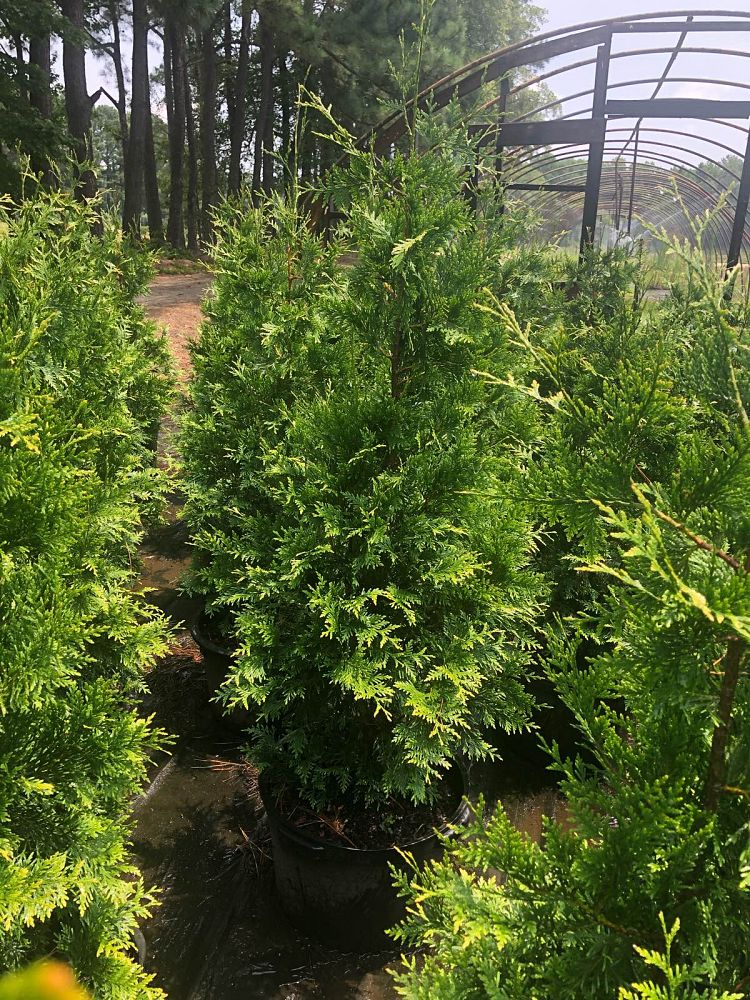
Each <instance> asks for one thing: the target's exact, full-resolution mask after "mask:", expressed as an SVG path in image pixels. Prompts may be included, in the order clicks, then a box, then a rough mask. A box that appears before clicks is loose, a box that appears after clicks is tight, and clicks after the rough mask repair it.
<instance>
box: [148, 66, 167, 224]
mask: <svg viewBox="0 0 750 1000" xmlns="http://www.w3.org/2000/svg"><path fill="white" fill-rule="evenodd" d="M146 87H147V98H148V100H147V105H146V150H145V158H144V161H143V170H144V180H145V184H146V215H147V217H148V235H149V239H150V240H151V241H152V242H153V243H163V242H164V220H163V219H162V214H161V198H160V195H159V177H158V173H157V170H156V150H155V149H154V122H153V116H152V114H151V84H150V81H149V79H148V76H147V77H146Z"/></svg>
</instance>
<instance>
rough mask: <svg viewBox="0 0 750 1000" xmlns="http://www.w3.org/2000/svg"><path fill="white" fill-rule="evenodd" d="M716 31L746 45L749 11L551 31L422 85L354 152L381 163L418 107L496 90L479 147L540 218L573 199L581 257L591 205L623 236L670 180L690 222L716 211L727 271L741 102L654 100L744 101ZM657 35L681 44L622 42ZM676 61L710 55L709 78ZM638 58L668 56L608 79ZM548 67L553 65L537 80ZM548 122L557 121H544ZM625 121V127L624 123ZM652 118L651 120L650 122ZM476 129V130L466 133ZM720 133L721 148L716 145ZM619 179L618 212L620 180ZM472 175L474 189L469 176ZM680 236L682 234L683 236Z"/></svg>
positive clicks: (743, 234)
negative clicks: (624, 93)
mask: <svg viewBox="0 0 750 1000" xmlns="http://www.w3.org/2000/svg"><path fill="white" fill-rule="evenodd" d="M717 32H722V33H729V34H730V35H731V36H732V40H733V42H734V43H735V46H736V43H737V39H738V38H739V37H742V38H747V39H748V43H750V12H748V11H746V10H745V11H738V10H707V9H696V10H692V11H685V10H666V11H662V12H659V13H644V14H633V15H623V16H620V17H615V18H609V19H602V20H593V21H588V22H585V23H582V24H576V25H572V26H571V27H568V28H562V29H556V30H554V31H548V32H545V33H543V34H540V35H537V36H535V37H533V38H529V39H525V40H524V41H521V42H517V43H515V44H513V45H509V46H507V47H505V48H502V49H498V50H496V51H495V52H490V53H488V54H487V55H485V56H482V57H481V58H479V59H475V60H474V61H473V62H471V63H469V64H467V65H466V66H463V67H461V68H460V69H458V70H456V71H455V72H453V73H451V74H449V75H448V76H446V77H444V78H443V79H441V80H438V81H437V82H436V83H433V84H431V85H430V86H429V87H428V88H427V89H425V90H424V91H423V92H422V93H421V94H420V95H419V96H418V97H417V98H416V99H415V101H414V102H412V105H411V106H410V107H407V108H406V110H405V111H402V112H397V113H394V114H393V115H391V116H389V117H388V118H387V119H385V121H383V122H382V123H381V124H380V125H379V126H378V127H377V128H376V129H375V130H373V132H371V133H370V134H369V135H368V136H366V137H364V139H363V140H362V142H363V143H368V144H370V145H372V146H373V148H374V149H375V151H376V152H378V153H381V154H383V153H386V152H387V151H388V150H389V149H391V148H392V146H393V144H394V143H395V142H397V141H398V139H400V138H401V137H402V136H403V135H404V134H405V133H406V132H407V131H408V130H409V129H410V127H411V122H412V121H413V118H414V112H415V107H420V108H423V109H426V108H428V107H431V108H433V109H440V108H443V107H445V106H447V105H448V104H449V103H450V102H451V101H453V100H456V99H457V100H459V101H465V99H466V98H468V97H469V96H470V95H472V94H476V93H478V92H480V91H482V90H483V89H484V90H485V91H486V88H487V87H488V85H493V86H495V87H498V86H499V93H498V92H497V91H496V93H495V95H494V96H492V97H490V98H489V99H488V100H484V102H483V103H481V104H480V105H479V106H477V107H475V108H474V109H473V112H472V114H473V115H474V116H481V119H482V121H484V122H486V123H488V124H486V125H485V126H484V131H483V133H482V135H481V138H480V143H482V144H485V145H488V144H489V145H491V146H492V147H493V148H494V151H495V156H496V165H497V167H498V170H499V173H500V179H499V183H500V184H502V186H503V187H505V188H506V190H514V189H515V190H516V191H523V192H524V196H528V197H529V198H530V199H531V198H532V196H535V197H536V198H537V203H538V204H539V207H540V208H548V207H549V206H550V205H551V203H552V198H553V197H560V195H565V196H571V197H575V198H578V199H580V198H581V196H582V197H583V208H582V225H581V251H582V252H583V251H585V249H586V247H587V246H588V245H590V244H591V243H592V242H593V241H594V239H595V233H596V225H597V217H598V214H599V208H600V201H602V202H603V203H605V204H615V212H614V213H613V214H614V217H615V219H616V221H617V222H621V221H622V220H623V219H624V218H627V229H628V232H629V231H630V227H631V224H632V220H633V218H634V215H635V214H637V212H636V210H637V207H638V206H639V204H646V202H645V201H643V200H642V199H644V198H645V199H648V201H649V202H650V207H652V208H653V204H654V193H655V191H656V190H657V188H658V187H659V186H661V187H663V186H664V184H665V182H667V181H668V180H669V178H670V177H674V179H675V181H676V182H677V184H678V190H679V193H680V195H681V197H682V198H683V201H684V205H685V207H686V208H687V209H689V210H690V211H693V212H695V214H699V213H702V212H703V211H705V209H706V208H714V209H716V211H717V217H716V220H715V221H714V223H713V237H712V238H713V239H714V240H716V241H720V243H721V245H722V246H723V247H724V248H725V251H726V259H727V268H728V269H731V268H733V267H735V266H736V265H737V264H738V263H739V261H740V257H741V255H744V256H745V258H746V259H747V258H748V245H749V243H750V227H748V224H747V214H748V205H749V204H750V129H749V128H748V119H750V95H745V96H744V97H743V99H741V100H736V99H732V100H708V99H704V98H674V97H672V98H670V97H666V98H665V97H659V96H658V95H659V93H660V92H661V90H662V88H663V87H664V85H665V84H671V83H680V84H688V85H691V86H698V87H701V86H704V87H710V88H712V89H713V88H717V87H734V88H736V91H740V92H743V95H744V92H745V91H748V90H750V84H748V83H747V82H746V81H747V79H748V73H747V69H748V64H747V63H745V64H741V63H738V62H737V61H738V60H739V59H750V44H749V45H748V48H747V50H744V49H741V48H737V47H734V48H720V47H718V46H717V45H716V44H715V41H714V38H715V34H716V33H717ZM664 34H672V35H676V36H678V40H677V41H676V42H675V43H673V44H671V45H650V46H649V47H645V48H644V47H642V46H640V47H634V46H631V45H629V44H628V36H638V39H639V40H640V38H641V36H642V35H649V36H661V35H664ZM701 35H708V36H709V37H707V38H706V39H705V41H706V44H701V42H702V41H703V39H702V38H701ZM712 36H713V37H712ZM623 39H624V40H625V46H626V47H625V48H624V49H622V50H620V49H619V48H618V50H617V51H613V44H615V45H617V46H619V45H620V43H621V40H623ZM686 42H689V44H686ZM696 43H697V44H696ZM587 50H588V52H587ZM680 54H687V55H691V54H692V55H701V56H710V57H711V58H710V60H706V65H707V66H708V67H710V72H711V76H702V75H699V74H698V75H693V74H690V75H686V74H683V75H680V76H676V75H675V76H670V72H671V70H672V67H673V65H674V63H675V61H676V59H677V58H678V56H679V55H680ZM644 55H650V56H654V55H664V56H665V57H666V65H665V68H664V71H663V72H662V74H661V76H659V77H648V78H638V79H636V78H635V74H633V75H632V76H630V78H628V79H624V80H618V81H611V80H610V72H609V71H610V65H611V64H612V62H614V61H615V60H628V59H633V58H636V59H637V57H639V56H644ZM582 56H583V57H582ZM718 58H721V59H723V60H726V66H727V70H726V73H725V75H724V76H722V75H721V73H719V72H717V59H718ZM551 59H554V60H558V61H560V62H559V63H558V62H556V63H555V64H553V66H552V67H551V68H546V69H543V70H542V71H540V67H543V65H544V64H545V63H546V62H547V61H548V60H551ZM624 65H627V62H625V63H624ZM586 67H592V68H595V78H594V81H593V85H592V86H591V87H589V88H587V89H584V90H579V91H577V92H575V93H568V94H567V95H563V96H556V97H555V98H554V99H551V100H550V99H549V98H548V97H547V96H545V95H544V94H543V96H542V97H541V98H540V99H537V101H536V103H534V101H533V100H532V101H531V106H530V104H529V96H530V95H533V94H534V93H535V88H536V87H538V86H539V85H540V84H546V82H547V81H549V80H552V79H555V78H559V77H562V76H564V74H565V73H567V72H569V71H571V70H581V69H584V68H586ZM511 76H513V85H511ZM643 85H648V86H653V92H652V94H651V96H650V97H649V98H648V99H646V100H631V99H625V100H623V99H620V98H619V95H618V94H617V92H618V91H619V90H621V89H626V90H627V88H631V87H636V86H643ZM546 94H549V91H546ZM611 94H612V95H614V96H611ZM588 98H590V102H591V103H590V105H588V104H587V105H585V106H584V107H583V108H578V109H577V110H573V111H569V110H567V108H566V113H565V114H562V115H561V114H559V111H560V109H561V108H562V107H563V106H564V105H567V106H568V107H569V106H570V104H571V102H573V101H580V100H581V99H584V100H585V99H588ZM522 101H523V102H525V103H521V102H522ZM514 109H515V110H516V113H515V114H514ZM550 114H552V115H556V117H554V118H552V119H550V118H549V115H550ZM665 118H666V119H669V118H677V119H684V118H694V119H699V120H702V121H704V122H707V123H711V124H712V126H713V133H714V134H713V135H703V136H696V135H695V134H694V133H693V132H690V131H687V129H686V127H684V126H683V127H675V128H664V127H661V124H662V122H661V120H662V119H665ZM628 119H630V121H632V122H634V124H633V125H625V123H626V122H627V120H628ZM652 119H656V123H655V124H653V123H652ZM644 122H648V124H644ZM718 129H721V130H722V132H718V131H717V130H718ZM475 131H476V132H481V131H482V129H481V128H480V127H475ZM722 133H725V134H722ZM717 134H718V135H721V138H716V137H715V136H716V135H717ZM696 141H698V142H699V143H703V144H704V145H705V146H706V147H710V150H711V152H709V153H706V154H704V153H703V152H699V151H697V150H696V149H695V148H694V143H695V142H696ZM733 141H739V143H740V145H742V146H743V148H742V149H739V148H737V146H736V145H734V144H733ZM714 150H715V152H714ZM732 153H736V154H737V155H738V157H739V156H743V154H744V159H743V161H742V164H743V165H742V169H741V171H739V172H737V171H735V170H733V169H732V168H731V166H728V165H727V164H726V163H723V162H722V156H723V157H724V159H726V156H728V155H730V154H732ZM626 156H627V161H626ZM582 157H585V178H584V177H582V174H583V173H584V165H583V163H582ZM639 157H640V159H639ZM693 160H695V162H693ZM573 161H575V162H573ZM711 167H717V168H719V174H718V177H717V176H714V175H713V174H712V173H711V172H710V168H711ZM535 168H536V169H535ZM540 168H543V171H542V170H541V169H540ZM626 172H627V173H628V174H629V178H628V180H627V186H628V187H629V195H628V198H627V206H628V207H627V212H625V211H624V187H625V181H624V179H623V176H622V175H623V174H624V173H626ZM540 173H541V174H542V176H543V177H544V181H543V182H541V183H534V182H533V177H534V176H537V177H538V176H539V174H540ZM475 177H476V178H477V179H478V175H475ZM720 178H721V179H720ZM723 178H726V180H727V181H728V182H730V183H731V184H732V185H733V186H734V189H733V190H730V191H729V192H727V190H726V184H724V183H723V182H722V179H723ZM641 184H642V185H643V188H642V189H641V188H640V185H641ZM618 199H619V202H618ZM686 225H687V222H686ZM688 231H689V227H688V229H687V230H686V235H688V234H689V232H688Z"/></svg>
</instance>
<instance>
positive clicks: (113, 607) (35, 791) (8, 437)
mask: <svg viewBox="0 0 750 1000" xmlns="http://www.w3.org/2000/svg"><path fill="white" fill-rule="evenodd" d="M92 219H93V215H92V211H91V210H89V209H86V208H83V207H81V206H80V205H77V204H76V203H75V202H74V201H73V200H72V198H70V197H69V196H67V195H64V194H62V193H57V194H52V195H49V196H45V197H42V198H40V199H37V200H34V201H27V202H25V203H24V204H23V205H22V206H11V205H9V204H8V205H6V206H5V211H4V212H3V215H2V218H0V649H2V651H3V652H2V655H3V662H2V670H1V671H0V965H2V966H3V967H9V966H15V965H18V964H24V963H26V962H28V961H30V960H32V959H36V958H39V957H44V956H49V955H51V954H59V955H61V956H62V957H64V958H65V959H66V960H67V961H69V962H70V963H71V964H72V965H73V966H74V967H75V968H76V970H77V972H78V973H79V975H80V976H81V978H82V980H83V981H84V982H86V983H87V984H88V985H89V986H90V987H91V988H92V989H93V992H94V994H95V995H96V996H97V997H101V998H107V1000H132V998H136V997H138V998H146V997H155V996H157V995H159V994H158V991H154V990H151V989H150V988H149V986H148V978H147V977H146V976H145V975H144V974H143V973H142V972H141V971H140V970H139V968H138V966H137V965H136V963H135V962H134V960H133V957H132V955H131V953H130V951H131V936H132V931H133V929H134V927H135V925H136V921H137V920H138V919H139V918H140V917H141V916H142V915H144V914H145V912H146V907H147V904H148V902H149V898H148V896H147V894H146V893H145V892H144V889H143V886H142V884H141V883H140V880H139V879H138V878H137V877H136V875H135V873H134V871H133V869H132V866H131V863H130V862H129V860H128V854H127V849H126V841H127V838H128V833H129V830H128V822H127V811H128V802H129V800H130V798H131V797H132V795H133V794H134V793H135V792H136V791H137V790H138V789H139V787H140V784H141V782H142V780H143V778H144V776H145V766H144V760H145V755H146V754H147V753H148V752H149V751H150V748H151V747H152V745H153V744H154V741H155V735H154V734H153V733H152V732H150V730H149V726H148V724H147V723H146V722H145V721H143V720H141V719H139V718H138V717H137V716H136V714H135V712H134V710H133V708H132V693H133V691H134V689H135V687H136V686H137V685H138V684H139V683H141V682H140V678H141V676H142V671H143V669H144V667H147V666H148V665H149V663H151V662H152V661H153V660H154V658H155V656H156V655H157V654H158V653H159V652H160V650H162V649H163V647H164V632H165V630H164V626H163V624H162V622H161V621H160V620H159V619H158V618H157V617H155V616H154V615H153V614H151V613H149V612H147V610H146V608H145V606H144V605H143V604H142V603H141V602H140V601H139V600H137V599H136V598H135V597H134V596H133V595H132V594H131V593H130V583H131V580H132V563H133V560H134V556H135V546H136V544H137V542H138V540H139V537H140V534H141V528H140V524H141V515H142V512H143V511H146V510H148V509H149V508H150V507H151V506H152V504H153V503H154V501H155V498H156V495H157V492H158V479H157V477H156V474H155V472H154V471H153V470H151V469H150V468H149V467H148V464H147V463H149V462H150V460H151V459H150V456H149V453H148V449H147V448H146V441H147V438H148V436H149V434H150V432H151V429H152V425H153V421H154V419H155V418H156V415H157V413H158V412H159V410H160V408H161V406H162V403H163V400H164V398H165V394H166V389H165V386H164V381H165V375H166V372H165V367H164V359H163V355H162V349H161V347H160V345H159V342H158V341H157V340H156V336H155V333H154V331H153V329H152V328H151V327H150V326H149V325H148V324H147V323H146V322H145V321H144V320H143V318H142V315H141V313H140V312H139V310H138V309H137V308H136V307H135V306H134V305H133V303H132V299H131V295H132V292H133V291H134V290H135V287H136V286H138V285H139V284H140V282H141V281H142V279H143V277H145V272H143V271H142V268H141V265H140V264H138V263H137V262H136V260H135V259H134V258H133V257H131V256H130V254H129V253H126V252H125V251H124V249H123V247H122V246H121V244H120V241H119V237H118V236H117V235H116V231H115V230H112V231H110V230H109V229H108V230H107V232H106V234H105V237H104V238H103V240H101V241H100V240H97V239H94V238H93V237H92V236H91V231H90V227H91V223H92Z"/></svg>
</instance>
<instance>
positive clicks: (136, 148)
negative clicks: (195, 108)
mask: <svg viewBox="0 0 750 1000" xmlns="http://www.w3.org/2000/svg"><path fill="white" fill-rule="evenodd" d="M132 74H133V76H132V91H131V99H130V138H129V141H128V158H127V160H126V161H125V198H124V202H123V209H122V228H123V230H124V232H126V233H131V234H133V235H136V236H137V235H139V234H140V230H141V211H142V209H143V193H144V159H145V155H146V116H147V114H148V110H149V108H148V100H149V86H148V11H147V9H146V0H133V62H132Z"/></svg>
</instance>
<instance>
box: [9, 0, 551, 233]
mask: <svg viewBox="0 0 750 1000" xmlns="http://www.w3.org/2000/svg"><path fill="white" fill-rule="evenodd" d="M419 9H420V5H419V0H393V2H391V3H383V2H382V0H326V2H323V0H186V2H181V0H29V2H24V3H21V2H20V0H10V2H9V3H6V4H3V9H2V11H0V191H8V190H17V189H18V187H19V183H20V175H21V173H22V170H23V163H24V160H23V157H24V156H26V157H28V158H30V165H31V168H32V170H33V171H34V172H35V173H36V174H37V175H39V176H40V177H41V178H42V182H43V183H45V184H47V185H49V184H51V183H52V176H51V173H50V166H49V165H50V162H51V161H55V162H56V163H58V164H59V163H62V164H63V165H64V166H63V167H62V172H63V174H69V175H70V177H71V179H72V178H75V181H76V184H77V187H78V190H79V192H80V194H81V195H82V196H84V197H90V196H91V195H93V194H94V192H95V190H96V186H97V175H98V177H99V184H100V185H102V186H104V187H106V188H107V189H108V192H109V195H108V200H109V202H110V203H111V204H116V205H117V206H118V208H119V210H120V211H121V213H122V223H123V227H124V229H125V230H126V231H131V232H133V233H135V234H140V233H141V232H142V231H143V233H144V234H145V231H146V228H147V230H148V234H149V236H150V238H151V239H152V240H154V241H156V242H161V241H162V240H163V239H164V235H165V233H164V223H163V215H164V216H165V217H166V240H167V242H169V243H170V244H172V246H174V247H176V248H183V247H186V246H187V247H190V248H191V249H193V250H195V249H198V246H199V244H200V243H207V242H210V240H211V238H212V233H211V229H212V222H211V218H212V209H213V207H214V206H215V205H216V204H217V202H218V200H219V198H220V196H221V195H223V194H226V193H230V194H231V193H236V192H237V191H238V190H239V189H240V187H241V185H242V184H243V183H247V184H249V185H250V186H251V187H252V190H253V191H254V192H255V193H256V194H257V193H260V192H261V191H264V192H268V191H270V190H272V189H273V188H274V187H277V186H279V185H282V184H283V183H284V182H285V181H287V180H288V179H289V178H290V176H291V175H292V174H297V175H299V176H300V177H301V178H302V179H303V180H305V181H314V180H315V179H316V178H318V177H319V176H320V175H321V173H322V172H323V171H324V170H325V169H326V167H327V166H328V165H330V162H331V161H332V158H333V156H334V153H333V151H332V150H331V149H329V148H328V147H327V146H326V144H325V143H324V142H323V141H322V140H321V139H319V138H318V137H317V136H315V135H314V134H313V133H314V130H313V129H307V130H306V131H302V130H300V129H299V128H298V126H299V125H300V122H299V121H298V120H297V116H298V111H297V95H298V90H299V86H300V85H301V84H306V85H307V86H308V87H309V88H310V89H311V90H314V91H317V92H319V93H320V94H321V96H322V97H323V99H324V101H325V102H326V104H330V105H331V106H332V107H333V111H334V113H335V115H336V116H337V118H338V120H339V121H341V122H342V123H343V124H345V125H346V126H347V127H348V128H350V129H351V130H352V131H353V132H355V133H356V134H362V133H364V132H366V131H367V130H368V129H369V128H370V127H371V126H372V125H374V124H375V123H376V122H377V121H378V120H379V119H380V118H381V117H382V115H383V103H386V104H387V103H389V102H393V101H395V100H396V99H397V98H398V88H397V84H396V83H395V81H394V76H393V72H392V67H393V66H394V65H398V64H399V62H400V58H401V55H400V53H401V49H400V36H401V35H402V33H403V34H404V36H405V38H406V41H407V42H408V41H409V39H410V36H411V35H413V31H414V29H413V25H414V23H415V21H417V20H418V17H419ZM541 22H542V11H541V9H540V8H538V7H535V6H533V5H532V4H531V3H530V2H529V0H460V2H458V3H456V2H454V0H436V3H435V6H434V9H433V12H432V25H431V31H430V36H429V40H428V44H427V49H426V53H425V59H424V64H423V80H424V81H425V82H426V81H428V80H430V79H435V78H437V77H439V76H441V75H443V74H444V73H445V72H447V71H449V70H450V69H452V68H454V67H456V66H458V65H461V64H462V63H463V62H465V61H466V60H467V59H470V58H472V57H473V56H475V55H477V54H479V53H481V52H484V51H486V50H488V49H491V48H496V47H498V46H499V45H504V44H507V43H508V42H511V41H513V40H516V39H519V38H521V37H523V36H525V35H527V34H529V33H531V32H533V31H534V30H535V29H536V28H538V27H539V25H540V24H541ZM108 104H111V106H112V109H113V110H114V112H115V114H116V120H117V123H118V125H117V130H116V132H115V129H114V125H113V118H112V115H111V114H110V113H109V112H105V110H104V109H105V108H106V107H107V105H108ZM103 114H104V115H105V116H106V128H105V127H104V120H105V119H104V118H103ZM165 132H166V135H167V138H168V144H167V145H168V149H165V148H164V143H163V142H162V141H161V140H162V138H163V134H164V133H165ZM113 138H115V139H116V141H117V142H118V143H119V145H120V155H119V156H117V155H115V152H114V149H113V146H112V140H113ZM167 163H168V171H167V170H166V166H167ZM92 168H93V169H92Z"/></svg>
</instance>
